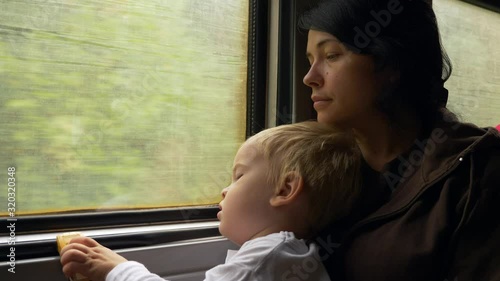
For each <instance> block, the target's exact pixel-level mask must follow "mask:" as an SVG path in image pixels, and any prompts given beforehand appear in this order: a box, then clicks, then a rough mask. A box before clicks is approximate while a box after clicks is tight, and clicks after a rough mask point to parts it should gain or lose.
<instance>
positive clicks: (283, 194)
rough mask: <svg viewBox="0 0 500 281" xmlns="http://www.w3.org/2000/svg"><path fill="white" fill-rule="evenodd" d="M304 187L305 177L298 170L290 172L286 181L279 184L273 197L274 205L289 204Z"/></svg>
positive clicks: (272, 204) (271, 201)
mask: <svg viewBox="0 0 500 281" xmlns="http://www.w3.org/2000/svg"><path fill="white" fill-rule="evenodd" d="M303 189H304V179H303V178H302V176H301V175H300V174H299V173H298V172H289V173H288V174H287V175H286V177H285V181H284V182H283V183H281V184H280V186H278V188H277V190H276V194H275V195H274V196H273V197H272V198H271V200H270V203H271V206H273V207H278V206H283V205H288V204H290V203H291V202H293V201H294V200H295V199H296V198H297V197H298V196H299V195H300V194H301V193H302V191H303Z"/></svg>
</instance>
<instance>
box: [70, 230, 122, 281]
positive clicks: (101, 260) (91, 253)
mask: <svg viewBox="0 0 500 281" xmlns="http://www.w3.org/2000/svg"><path fill="white" fill-rule="evenodd" d="M126 261H127V260H126V259H125V258H124V257H122V256H120V255H118V254H117V253H115V252H113V251H112V250H110V249H108V248H106V247H104V246H102V245H101V244H99V243H97V242H96V241H95V240H94V239H92V238H89V237H76V238H73V239H71V242H70V244H68V245H66V246H65V247H64V248H63V249H62V250H61V264H62V266H63V272H64V275H66V276H67V277H71V276H75V274H76V273H80V274H81V275H84V276H86V277H88V279H90V280H92V281H105V280H106V276H107V275H108V273H109V272H110V271H111V270H112V269H113V268H115V266H117V265H118V264H120V263H122V262H126Z"/></svg>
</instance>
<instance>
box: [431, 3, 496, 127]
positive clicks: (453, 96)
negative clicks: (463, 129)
mask: <svg viewBox="0 0 500 281" xmlns="http://www.w3.org/2000/svg"><path fill="white" fill-rule="evenodd" d="M472 2H476V1H472ZM433 7H434V9H435V11H436V15H437V19H438V24H439V27H440V31H441V37H442V42H443V45H444V47H445V49H446V51H447V53H448V55H449V57H450V59H451V62H452V64H453V72H452V75H451V77H450V79H449V80H448V82H446V84H445V86H446V87H447V88H448V90H449V92H450V97H449V101H448V107H449V108H450V109H451V110H452V111H453V112H455V113H457V115H458V116H459V118H460V119H462V120H463V121H465V122H472V123H475V124H477V125H478V126H493V127H494V126H496V125H498V124H500V110H498V109H499V108H500V96H499V93H500V49H499V48H498V43H497V42H500V34H499V33H498V32H497V31H498V30H499V28H500V14H499V13H497V12H494V11H493V10H488V9H485V8H482V7H479V6H475V5H471V4H469V3H466V2H462V1H452V0H441V1H434V2H433Z"/></svg>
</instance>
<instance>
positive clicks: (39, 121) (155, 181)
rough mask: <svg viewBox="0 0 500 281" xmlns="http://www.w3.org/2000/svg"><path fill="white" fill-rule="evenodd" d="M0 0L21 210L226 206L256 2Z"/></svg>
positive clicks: (7, 149)
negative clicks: (225, 192)
mask: <svg viewBox="0 0 500 281" xmlns="http://www.w3.org/2000/svg"><path fill="white" fill-rule="evenodd" d="M1 3H2V8H1V9H0V36H1V41H0V88H1V94H0V169H1V170H0V174H1V176H0V179H2V181H1V182H2V185H4V186H7V180H8V179H7V177H9V176H8V175H7V173H8V168H9V167H15V168H16V173H15V178H16V185H15V187H16V215H23V214H33V213H48V212H61V211H74V210H95V209H98V210H107V209H129V208H150V207H169V206H189V205H203V204H213V203H216V202H218V200H219V198H220V190H221V189H222V188H223V187H224V186H225V185H226V184H227V183H228V182H229V180H230V166H231V163H232V159H233V156H234V154H235V152H236V150H237V148H238V146H239V144H241V142H242V141H243V140H244V138H245V126H246V119H245V118H246V80H247V36H248V35H247V25H248V10H249V9H248V5H249V4H248V1H228V0H227V1H226V0H225V1H218V0H204V1H195V0H168V1H165V0H156V1H90V0H52V1H51V0H36V1H35V0H25V1H1ZM2 190H3V191H2V192H0V202H4V203H5V204H4V203H2V205H5V206H7V200H8V197H7V196H8V195H7V188H3V189H2ZM5 209H6V208H2V210H1V211H0V214H1V215H2V216H4V215H6V214H7V213H6V212H5Z"/></svg>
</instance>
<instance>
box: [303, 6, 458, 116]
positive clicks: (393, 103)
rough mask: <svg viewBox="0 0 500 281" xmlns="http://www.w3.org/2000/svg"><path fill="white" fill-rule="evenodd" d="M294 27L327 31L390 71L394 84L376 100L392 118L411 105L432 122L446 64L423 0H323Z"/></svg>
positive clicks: (443, 96)
mask: <svg viewBox="0 0 500 281" xmlns="http://www.w3.org/2000/svg"><path fill="white" fill-rule="evenodd" d="M299 28H301V29H304V30H311V29H312V30H317V31H323V32H328V33H330V34H332V35H333V36H335V37H337V39H339V40H340V41H341V42H342V43H343V44H345V45H346V46H347V47H348V48H349V49H351V50H352V51H354V52H357V53H360V54H366V55H371V56H373V58H374V61H375V65H376V69H378V70H382V69H384V68H386V67H390V68H392V69H393V70H396V71H397V72H398V73H399V80H398V81H397V83H396V85H395V86H394V88H393V89H391V90H388V91H386V92H384V93H383V94H381V95H380V97H379V99H378V105H379V107H380V110H381V111H382V112H384V113H386V114H387V116H388V117H389V119H390V120H391V121H393V122H394V123H396V124H397V123H398V122H397V120H398V118H399V113H398V112H399V111H400V110H408V109H411V110H415V113H416V114H417V116H418V117H419V118H420V119H421V120H422V121H423V123H424V124H423V125H424V126H432V123H433V122H434V121H435V120H436V118H438V116H440V111H441V109H442V108H444V107H445V106H446V101H447V98H448V91H447V90H446V89H445V88H444V86H443V84H444V82H445V81H446V80H447V79H448V78H449V77H450V75H451V70H452V66H451V62H450V60H449V58H448V56H447V55H446V52H445V51H444V48H443V47H442V45H441V42H440V36H439V31H438V26H437V21H436V16H435V14H434V11H433V10H432V7H431V5H430V4H429V3H428V2H427V1H426V0H326V1H322V2H321V3H320V4H319V5H318V6H317V7H316V8H314V9H312V10H310V11H309V12H307V13H306V14H304V15H303V16H302V17H301V19H300V21H299Z"/></svg>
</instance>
